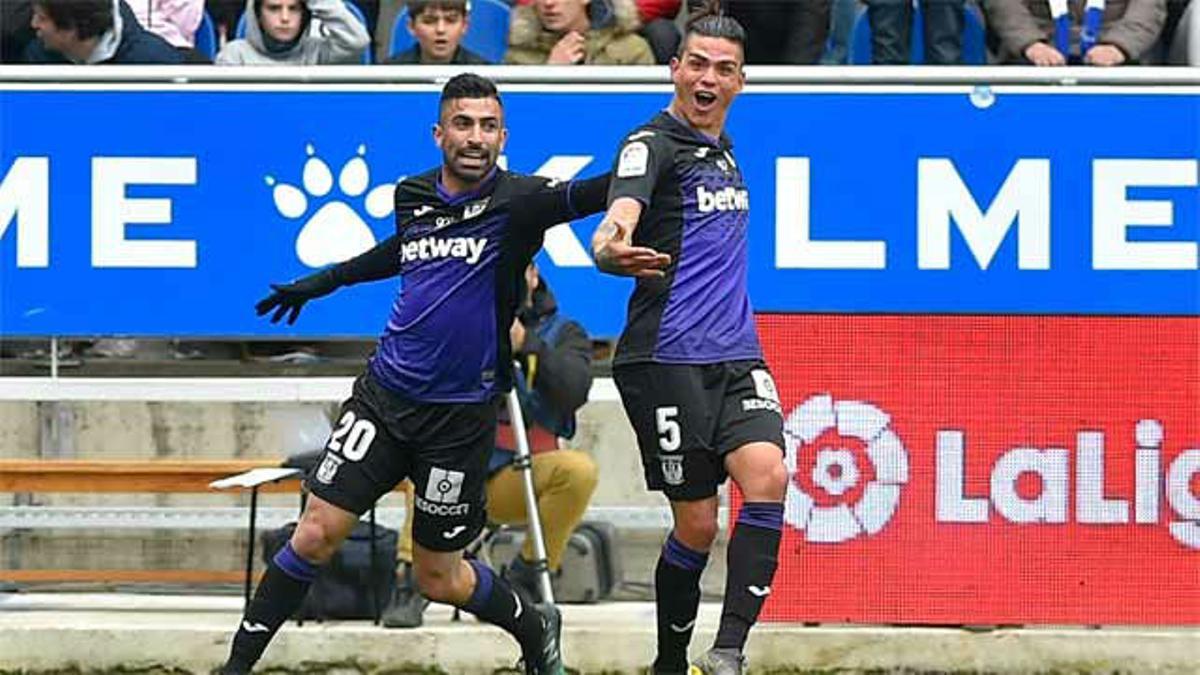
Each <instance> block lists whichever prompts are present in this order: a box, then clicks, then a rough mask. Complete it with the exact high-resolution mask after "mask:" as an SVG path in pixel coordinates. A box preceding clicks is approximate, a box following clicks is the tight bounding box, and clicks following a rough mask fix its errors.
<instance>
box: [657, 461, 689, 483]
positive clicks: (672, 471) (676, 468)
mask: <svg viewBox="0 0 1200 675" xmlns="http://www.w3.org/2000/svg"><path fill="white" fill-rule="evenodd" d="M658 459H659V461H660V462H661V463H662V475H663V482H665V483H666V484H667V485H683V455H659V456H658Z"/></svg>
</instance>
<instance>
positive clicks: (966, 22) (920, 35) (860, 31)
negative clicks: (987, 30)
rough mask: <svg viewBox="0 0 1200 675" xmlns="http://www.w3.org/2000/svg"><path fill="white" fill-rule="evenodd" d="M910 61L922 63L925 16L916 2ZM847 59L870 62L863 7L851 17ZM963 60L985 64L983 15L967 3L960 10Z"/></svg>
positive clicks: (868, 28) (868, 24) (867, 24)
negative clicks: (852, 22)
mask: <svg viewBox="0 0 1200 675" xmlns="http://www.w3.org/2000/svg"><path fill="white" fill-rule="evenodd" d="M909 39H910V42H909V61H910V62H911V63H912V64H913V65H921V64H923V63H925V20H924V18H923V17H922V16H921V8H920V6H919V5H918V6H917V7H915V8H913V22H912V31H911V33H910V34H909ZM849 62H850V63H851V64H853V65H859V66H865V65H870V64H871V21H870V19H869V18H868V16H867V10H866V8H865V7H864V8H863V9H861V10H859V12H858V17H857V18H856V19H855V20H854V30H853V32H852V33H851V35H850V57H849ZM963 63H964V64H966V65H970V66H982V65H986V64H987V45H986V41H985V40H984V28H983V19H982V17H980V15H979V10H978V9H976V8H975V7H973V6H971V5H970V4H968V5H967V6H966V8H965V9H964V10H963Z"/></svg>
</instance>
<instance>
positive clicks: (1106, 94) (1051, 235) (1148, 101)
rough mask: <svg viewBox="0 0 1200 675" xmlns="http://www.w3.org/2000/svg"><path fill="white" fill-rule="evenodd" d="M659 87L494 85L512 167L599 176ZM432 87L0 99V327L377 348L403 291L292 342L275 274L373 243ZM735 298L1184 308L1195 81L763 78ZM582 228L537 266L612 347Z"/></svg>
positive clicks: (426, 135) (1193, 290)
mask: <svg viewBox="0 0 1200 675" xmlns="http://www.w3.org/2000/svg"><path fill="white" fill-rule="evenodd" d="M669 95H670V94H669V90H668V89H667V88H665V87H658V86H654V87H637V88H627V89H624V90H622V89H620V88H616V87H608V88H605V87H599V86H597V87H574V88H563V87H559V88H557V89H555V90H551V89H549V88H548V89H547V90H544V91H538V90H536V88H520V89H514V90H512V91H506V92H505V96H504V98H505V105H506V111H507V124H508V127H509V130H510V140H509V144H508V147H507V149H506V151H505V153H504V154H505V158H506V161H507V165H508V166H509V168H511V169H514V170H517V171H522V172H529V173H542V174H544V175H556V176H559V177H568V176H572V175H580V176H590V175H594V174H596V173H600V172H603V171H605V170H607V169H608V167H609V165H610V163H611V161H612V155H613V150H614V148H615V147H616V146H617V144H618V143H619V142H620V140H621V139H622V137H623V136H624V135H625V134H626V133H627V132H628V131H629V130H630V129H632V128H633V127H635V126H637V125H638V124H639V123H641V122H642V121H644V120H646V119H648V118H649V117H650V116H651V115H653V114H654V112H655V111H657V110H658V109H660V108H661V107H663V106H664V105H665V104H666V102H667V101H668V99H669ZM436 106H437V90H436V89H435V88H433V87H427V88H422V87H415V88H400V87H390V88H389V87H383V86H362V87H361V88H346V87H343V88H326V89H319V88H311V89H308V90H304V89H302V88H300V87H293V88H290V89H289V88H287V87H273V88H258V89H255V88H250V87H240V88H239V87H235V86H229V87H224V88H222V87H219V86H213V85H208V86H204V87H195V88H186V87H183V86H180V87H169V86H168V87H158V88H146V89H137V88H134V87H130V86H126V87H124V88H118V89H114V90H101V89H95V90H73V91H68V90H57V91H56V90H51V89H41V90H39V89H21V90H16V89H13V90H0V179H2V180H3V182H2V183H0V333H2V334H4V335H6V336H17V335H98V334H126V335H160V336H221V335H231V336H264V337H266V336H278V335H302V336H373V335H376V334H377V333H378V332H379V331H380V329H381V327H382V325H383V323H384V320H385V318H386V314H387V311H388V309H389V307H390V305H391V302H392V299H393V296H394V294H395V292H396V289H397V284H398V283H399V282H398V281H396V280H391V281H384V282H378V283H375V284H371V285H365V286H360V287H354V288H351V289H344V290H342V291H340V292H339V294H338V295H337V296H335V298H333V299H324V300H320V301H317V302H314V303H311V304H310V305H309V306H308V307H306V309H305V311H304V314H303V315H302V317H301V319H300V320H299V321H298V322H297V323H296V325H295V326H292V327H278V326H272V325H271V324H269V323H267V322H266V321H264V320H262V319H260V318H258V317H256V316H255V315H254V312H253V309H252V308H253V305H254V303H255V301H256V300H257V299H259V298H260V297H262V296H263V295H264V294H265V293H266V292H267V291H268V284H269V283H271V282H279V281H285V280H288V279H291V278H295V277H298V276H301V275H303V274H306V273H308V272H310V271H311V270H312V269H315V268H318V267H320V266H322V265H325V264H328V263H331V262H334V261H337V260H340V259H344V258H346V257H349V256H351V255H353V254H354V253H357V252H359V251H361V250H364V249H365V248H366V247H368V246H370V245H371V244H372V243H374V242H376V241H379V240H381V239H383V238H384V237H386V236H388V235H389V234H390V233H391V230H392V227H393V225H392V220H391V214H390V210H391V195H390V185H391V184H392V183H393V182H394V181H395V180H396V179H398V178H399V177H402V176H404V175H407V174H410V173H416V172H418V171H421V170H424V169H427V168H429V167H431V166H434V165H436V164H437V162H438V161H439V159H440V155H439V152H438V150H437V148H436V147H435V146H434V144H433V140H432V136H431V126H432V124H433V122H434V121H435V114H436ZM728 130H729V133H730V135H731V136H732V137H733V139H734V141H735V154H736V157H737V160H738V162H739V164H740V166H741V168H742V170H743V171H744V173H745V175H746V178H747V182H748V184H749V185H750V190H751V197H750V203H751V210H750V213H751V245H750V250H751V265H750V286H751V294H752V300H753V302H754V305H755V307H756V309H758V310H765V311H785V312H849V313H951V314H964V313H965V314H971V313H979V314H997V313H1014V314H1085V315H1101V314H1103V315H1183V316H1196V315H1200V271H1198V267H1200V265H1198V262H1197V260H1198V254H1197V249H1198V248H1200V244H1198V242H1200V183H1198V180H1197V166H1198V163H1200V90H1196V91H1186V90H1179V89H1172V90H1169V91H1167V90H1163V91H1154V90H1150V89H1130V88H1124V89H1115V88H1114V89H1110V90H1094V89H1092V90H1086V91H1070V90H1055V89H1046V88H1044V89H1040V90H1033V89H1028V88H1026V89H1017V88H1013V89H1011V90H1005V89H1003V88H998V89H997V90H996V91H994V92H987V93H986V95H981V94H980V92H974V93H973V92H972V91H971V90H970V89H969V88H963V87H959V88H957V89H951V88H947V89H944V90H928V89H926V90H919V89H912V90H907V91H906V90H900V89H896V88H891V89H882V88H880V89H875V90H854V89H846V90H841V91H835V90H831V89H828V88H825V89H819V88H808V89H804V88H788V87H774V88H772V89H771V90H769V91H767V90H758V91H749V92H747V93H746V94H744V95H743V96H742V97H741V98H740V99H739V100H738V102H737V103H736V104H735V107H734V110H733V113H732V115H731V117H730V121H729V127H728ZM597 222H598V218H596V217H593V218H590V219H586V220H582V221H579V222H576V223H574V224H571V225H570V226H568V227H563V228H558V229H556V230H553V231H552V232H551V233H550V235H549V236H548V238H547V246H546V250H544V251H543V252H542V253H541V254H540V255H539V258H538V260H539V263H540V264H541V266H542V269H543V274H544V276H545V277H546V278H547V279H548V280H549V281H550V283H551V285H552V287H553V288H554V289H555V292H556V294H557V295H558V296H559V298H560V302H561V304H562V305H563V306H564V307H565V310H566V311H567V312H568V313H570V314H571V315H572V316H574V317H577V318H579V319H580V320H582V321H583V323H584V324H585V325H586V326H587V328H588V329H589V330H590V331H591V332H592V333H593V334H595V335H607V336H611V335H615V334H616V333H618V332H619V330H620V327H621V325H622V323H623V320H624V312H625V303H626V300H627V298H628V294H629V292H630V289H631V287H632V283H631V282H630V281H629V280H626V279H618V278H613V277H608V276H605V275H601V274H599V273H598V272H596V270H595V268H594V267H593V266H592V265H591V262H590V260H589V256H588V253H587V251H588V241H589V239H590V236H591V232H592V229H593V228H594V227H595V225H596V223H597Z"/></svg>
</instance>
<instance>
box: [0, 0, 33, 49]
mask: <svg viewBox="0 0 1200 675" xmlns="http://www.w3.org/2000/svg"><path fill="white" fill-rule="evenodd" d="M32 18H33V3H32V2H30V0H0V63H21V62H23V61H24V60H25V48H26V47H28V46H29V43H30V42H33V41H34V40H36V39H37V35H36V34H35V33H34V32H33V26H31V25H30V23H31V20H32Z"/></svg>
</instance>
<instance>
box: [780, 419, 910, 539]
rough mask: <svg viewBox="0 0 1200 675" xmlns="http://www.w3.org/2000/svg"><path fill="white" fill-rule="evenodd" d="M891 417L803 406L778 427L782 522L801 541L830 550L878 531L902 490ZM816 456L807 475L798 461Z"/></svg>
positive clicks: (903, 454) (901, 459) (900, 452)
mask: <svg viewBox="0 0 1200 675" xmlns="http://www.w3.org/2000/svg"><path fill="white" fill-rule="evenodd" d="M890 424H891V417H890V416H889V415H888V414H887V413H885V412H883V411H882V410H880V409H879V408H876V407H875V406H873V405H871V404H870V403H864V402H862V401H834V400H833V397H831V396H829V395H819V396H813V397H811V398H809V399H808V400H807V401H805V402H804V403H802V404H800V406H799V407H797V408H796V409H795V410H793V411H792V413H791V414H790V415H788V418H787V420H786V421H785V422H784V440H785V441H786V444H787V452H786V456H785V458H784V463H785V464H786V466H787V469H788V472H789V473H790V474H791V476H792V479H791V480H789V481H788V490H787V503H786V507H785V509H784V516H783V518H784V521H786V522H787V523H788V524H790V525H792V526H793V527H795V528H796V529H798V530H803V531H804V533H805V537H804V538H805V539H806V540H807V541H809V542H812V543H817V544H836V543H838V542H843V541H848V540H850V539H853V538H855V537H857V536H859V535H864V534H875V533H877V532H879V531H880V530H882V529H883V527H884V526H885V525H887V522H888V521H889V520H891V518H892V515H893V514H895V513H896V507H897V506H899V504H900V486H901V485H903V484H904V483H907V482H908V453H907V451H906V450H905V449H904V444H903V443H901V442H900V437H899V436H897V435H896V433H895V432H893V431H892V430H891V427H890ZM813 452H815V453H816V458H815V462H814V464H813V466H812V471H811V472H805V471H798V468H799V467H801V466H807V465H801V463H800V459H801V457H806V456H809V455H810V453H813Z"/></svg>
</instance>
